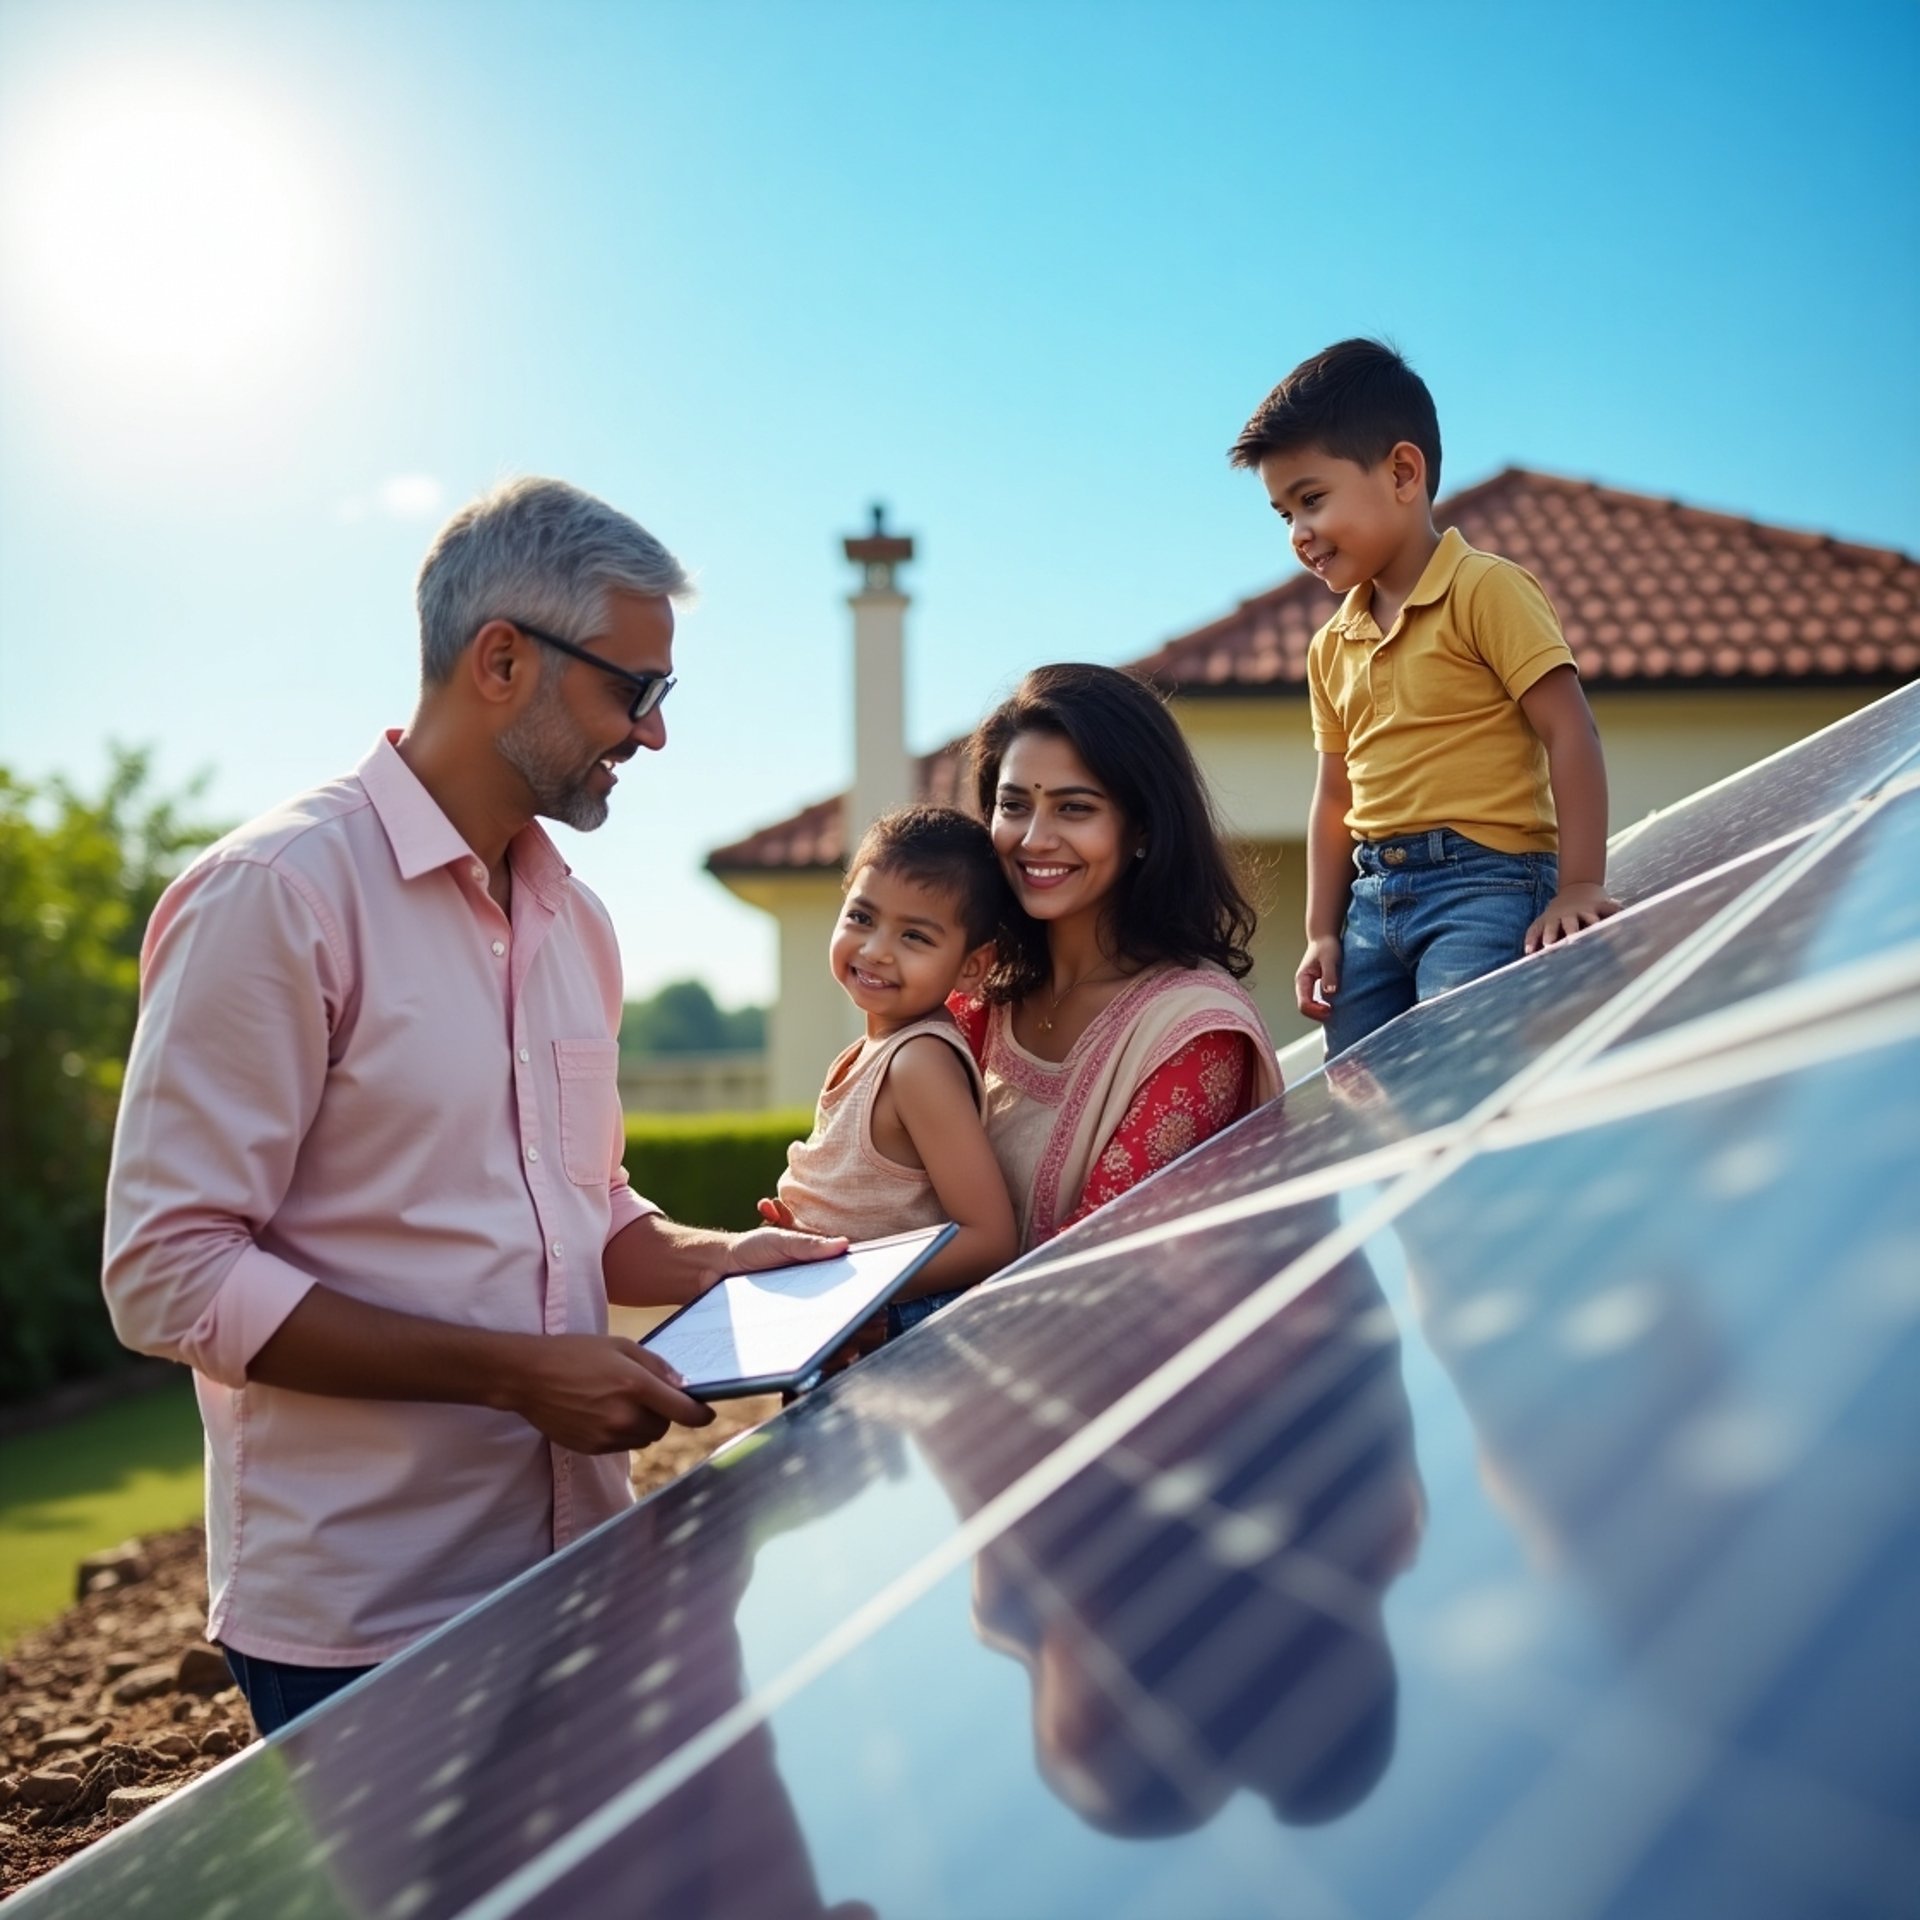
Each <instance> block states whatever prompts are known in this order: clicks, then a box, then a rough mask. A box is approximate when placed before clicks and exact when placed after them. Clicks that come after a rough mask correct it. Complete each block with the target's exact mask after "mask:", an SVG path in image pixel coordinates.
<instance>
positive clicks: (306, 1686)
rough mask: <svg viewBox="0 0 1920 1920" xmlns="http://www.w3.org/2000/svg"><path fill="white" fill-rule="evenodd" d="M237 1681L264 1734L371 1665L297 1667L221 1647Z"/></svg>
mask: <svg viewBox="0 0 1920 1920" xmlns="http://www.w3.org/2000/svg"><path fill="white" fill-rule="evenodd" d="M220 1651H221V1652H222V1653H223V1654H225V1655H226V1658H227V1671H228V1672H229V1673H231V1674H232V1675H233V1682H234V1685H235V1686H237V1687H238V1688H239V1689H240V1691H241V1692H242V1693H244V1694H245V1695H246V1696H247V1708H248V1711H249V1712H251V1713H252V1715H253V1724H254V1725H255V1726H256V1727H258V1728H259V1729H260V1732H261V1735H262V1737H263V1738H264V1737H265V1736H266V1735H267V1734H269V1733H278V1732H279V1731H280V1729H281V1728H282V1727H284V1726H285V1725H286V1724H287V1722H288V1721H289V1720H297V1719H299V1717H300V1716H301V1715H302V1714H303V1713H306V1712H307V1711H309V1709H311V1708H313V1707H317V1706H318V1705H319V1704H320V1702H321V1701H322V1700H330V1699H332V1698H333V1696H334V1695H335V1694H336V1693H338V1692H339V1691H340V1689H341V1688H342V1687H345V1686H350V1685H351V1684H352V1683H353V1682H354V1681H356V1680H358V1679H359V1678H360V1676H361V1675H362V1674H363V1673H371V1672H372V1671H373V1669H372V1668H371V1667H294V1666H289V1665H288V1664H287V1663H286V1662H285V1661H284V1660H262V1659H259V1658H258V1657H256V1656H255V1655H253V1654H251V1653H239V1652H236V1651H235V1650H234V1649H233V1648H232V1647H222V1648H221V1649H220Z"/></svg>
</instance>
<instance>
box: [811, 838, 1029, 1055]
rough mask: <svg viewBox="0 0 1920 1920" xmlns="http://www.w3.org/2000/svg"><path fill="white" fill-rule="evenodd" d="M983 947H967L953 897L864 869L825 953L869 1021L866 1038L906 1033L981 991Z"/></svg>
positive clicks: (849, 884)
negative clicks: (956, 999) (959, 997)
mask: <svg viewBox="0 0 1920 1920" xmlns="http://www.w3.org/2000/svg"><path fill="white" fill-rule="evenodd" d="M991 951H992V950H991V949H990V948H988V947H974V948H972V949H971V950H970V949H969V948H968V946H967V932H966V927H965V925H964V923H963V920H962V917H961V902H960V900H959V899H958V898H957V897H956V896H955V894H954V893H953V892H952V891H951V890H950V889H943V888H937V887H929V886H924V885H922V884H921V882H919V881H918V880H914V879H911V878H909V877H908V876H907V875H906V874H904V873H893V872H890V871H888V870H887V869H886V868H884V867H876V866H864V867H861V868H860V869H859V870H858V871H857V872H856V873H855V874H854V875H853V877H852V878H851V879H850V880H849V881H848V882H847V896H846V900H845V903H844V904H843V905H842V907H841V909H840V919H839V923H838V924H837V925H836V926H835V928H834V930H833V940H832V943H831V944H830V945H829V947H828V949H827V958H828V963H829V965H830V966H831V968H832V970H833V977H834V979H835V980H837V981H838V982H839V983H840V987H841V989H842V991H844V992H845V994H846V996H847V998H848V999H850V1000H851V1001H852V1002H853V1004H854V1005H855V1006H856V1007H858V1008H859V1009H860V1011H861V1012H862V1013H864V1014H865V1015H866V1016H867V1034H868V1037H869V1038H878V1037H879V1036H881V1035H883V1034H887V1033H893V1032H896V1031H898V1030H899V1029H900V1028H901V1027H905V1026H910V1025H911V1024H912V1023H913V1022H914V1021H916V1020H920V1019H924V1018H925V1017H926V1015H928V1014H930V1013H932V1012H933V1011H934V1010H935V1009H936V1008H938V1007H941V1006H943V1005H944V1004H945V1003H946V999H947V996H948V995H949V994H950V993H953V992H954V991H956V990H959V991H963V992H964V991H970V990H971V989H972V988H973V987H975V986H977V985H978V984H979V983H980V980H981V979H982V978H983V977H984V975H985V973H986V969H987V961H988V959H989V958H990V956H991Z"/></svg>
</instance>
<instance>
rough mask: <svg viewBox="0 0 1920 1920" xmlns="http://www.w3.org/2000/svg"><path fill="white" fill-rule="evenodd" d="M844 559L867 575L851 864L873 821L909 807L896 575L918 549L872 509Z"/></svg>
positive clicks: (859, 643)
mask: <svg viewBox="0 0 1920 1920" xmlns="http://www.w3.org/2000/svg"><path fill="white" fill-rule="evenodd" d="M845 544H846V554H847V558H848V559H849V560H851V561H852V562H853V564H854V565H855V566H857V567H859V568H860V569H861V570H862V582H861V586H860V590H859V592H858V593H852V594H849V595H848V596H847V605H848V606H850V607H851V608H852V609H853V791H852V793H851V794H850V795H849V796H848V799H847V803H846V813H845V820H844V824H845V827H846V835H847V857H848V858H849V859H851V858H852V855H853V849H854V847H855V845H856V844H857V843H858V841H859V839H860V836H861V835H862V834H863V833H864V832H866V830H867V828H868V826H869V825H870V824H871V823H872V821H873V820H874V819H875V817H876V816H877V815H879V814H882V813H885V812H886V810H887V809H888V808H889V807H897V806H900V805H902V804H904V803H905V802H906V801H908V800H911V799H912V798H913V797H914V795H913V774H912V769H911V767H910V766H909V764H908V761H907V685H906V624H907V596H906V595H905V594H904V593H902V592H901V591H900V589H899V588H898V587H896V586H895V585H894V583H893V572H894V569H895V568H896V567H898V566H901V565H904V564H905V562H907V561H909V560H911V559H912V558H913V542H912V540H910V539H909V538H907V537H906V536H905V535H904V534H894V533H889V532H888V531H887V527H886V509H885V508H884V507H880V506H876V507H875V508H874V510H873V531H872V532H871V533H869V534H866V535H864V536H863V537H861V538H859V539H852V540H848V541H847V542H846V543H845Z"/></svg>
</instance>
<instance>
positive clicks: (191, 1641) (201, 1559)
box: [0, 1398, 780, 1895]
mask: <svg viewBox="0 0 1920 1920" xmlns="http://www.w3.org/2000/svg"><path fill="white" fill-rule="evenodd" d="M779 1405H780V1403H779V1400H778V1399H777V1398H762V1399H756V1400H734V1401H729V1402H727V1403H725V1404H723V1405H722V1406H720V1407H719V1408H717V1409H716V1412H717V1414H718V1416H719V1417H718V1418H717V1419H716V1420H715V1421H714V1423H713V1425H712V1426H710V1427H703V1428H702V1429H700V1431H699V1432H697V1433H696V1432H690V1431H688V1430H687V1429H685V1428H682V1427H675V1428H672V1429H671V1430H670V1431H669V1432H668V1434H667V1437H666V1438H665V1439H664V1440H662V1441H660V1442H659V1444H658V1445H656V1446H653V1447H649V1448H648V1449H647V1450H646V1451H645V1452H644V1453H640V1454H636V1455H635V1456H634V1461H633V1484H634V1489H635V1491H636V1492H638V1493H650V1492H652V1491H653V1489H654V1488H656V1487H660V1486H664V1485H665V1484H666V1483H667V1482H668V1481H669V1480H672V1479H675V1478H677V1477H678V1476H679V1475H680V1474H682V1473H685V1472H686V1470H687V1469H688V1468H689V1467H691V1466H694V1465H696V1464H697V1463H698V1462H699V1461H701V1460H703V1459H705V1458H706V1456H707V1455H708V1454H709V1453H711V1452H712V1451H713V1450H714V1449H715V1448H716V1447H718V1446H719V1445H721V1444H722V1443H723V1442H724V1441H727V1440H730V1439H732V1438H733V1437H734V1435H736V1434H738V1433H742V1432H744V1431H746V1429H748V1428H749V1427H754V1426H758V1425H759V1423H760V1422H761V1421H762V1420H765V1419H767V1418H768V1417H769V1416H770V1415H772V1414H773V1413H775V1412H777V1411H778V1410H779ZM206 1553H207V1546H206V1536H205V1534H204V1533H203V1532H202V1530H201V1529H200V1528H199V1527H184V1528H182V1529H181V1530H180V1531H179V1532H178V1533H165V1534H155V1535H152V1536H150V1537H149V1538H147V1539H145V1540H139V1541H129V1542H128V1543H127V1544H126V1546H125V1547H122V1548H118V1549H116V1550H115V1551H114V1552H113V1553H112V1554H107V1555H96V1556H93V1558H91V1559H90V1560H89V1561H88V1562H87V1563H86V1565H87V1566H88V1567H89V1568H93V1569H94V1571H93V1573H92V1575H91V1578H90V1581H89V1585H90V1587H91V1590H90V1591H88V1592H87V1594H86V1596H85V1597H84V1598H83V1599H81V1600H80V1601H79V1602H78V1603H77V1604H76V1605H75V1606H73V1607H71V1608H69V1609H68V1611H67V1612H65V1613H63V1614H62V1615H61V1616H60V1618H59V1619H57V1620H55V1621H54V1622H52V1624H51V1625H49V1626H46V1627H43V1628H42V1629H41V1630H40V1631H39V1632H37V1633H33V1634H29V1635H27V1636H26V1637H25V1638H23V1639H22V1640H21V1641H20V1642H19V1643H18V1644H17V1645H16V1646H15V1647H14V1648H13V1649H12V1652H11V1653H10V1654H9V1656H8V1658H7V1660H6V1662H5V1667H4V1680H3V1682H0V1895H4V1894H7V1893H11V1892H13V1891H15V1890H16V1889H17V1888H19V1887H21V1886H24V1885H25V1884H26V1883H27V1882H28V1881H29V1880H31V1879H33V1878H34V1877H35V1875H37V1874H42V1873H45V1872H46V1871H47V1870H48V1869H49V1868H51V1867H55V1866H57V1865H59V1863H60V1862H61V1861H62V1860H64V1859H66V1858H67V1857H68V1856H69V1855H71V1854H75V1853H78V1852H79V1851H80V1850H81V1848H83V1847H87V1846H91V1845H92V1843H93V1842H94V1841H96V1840H98V1839H99V1838H100V1837H101V1836H102V1835H103V1834H106V1833H110V1832H111V1831H112V1830H113V1829H114V1828H115V1827H117V1826H119V1825H120V1824H121V1823H122V1822H123V1821H126V1820H130V1819H132V1818H133V1816H134V1815H135V1814H137V1813H141V1812H144V1811H145V1809H146V1808H147V1807H149V1806H151V1805H152V1804H153V1803H154V1802H155V1801H157V1800H164V1799H165V1798H166V1797H167V1795H168V1794H170V1793H172V1792H174V1791H176V1790H177V1789H178V1788H180V1787H183V1786H185V1785H186V1784H187V1782H188V1781H190V1780H193V1779H195V1778H197V1777H198V1776H199V1775H200V1774H203V1773H205V1772H207V1771H208V1770H209V1769H210V1768H212V1767H216V1766H218V1765H219V1764H220V1762H221V1761H222V1760H224V1759H226V1758H227V1756H228V1755H230V1754H232V1753H236V1752H238V1751H239V1750H240V1748H242V1747H244V1746H246V1745H247V1744H248V1743H249V1742H251V1741H252V1740H253V1738H254V1731H253V1722H252V1720H251V1719H250V1718H249V1717H248V1715H247V1708H246V1703H245V1701H244V1700H242V1699H241V1697H240V1694H239V1690H238V1689H237V1688H235V1687H233V1686H230V1685H228V1684H227V1674H226V1669H225V1663H224V1662H223V1661H222V1660H221V1658H220V1656H219V1654H218V1653H217V1652H215V1651H214V1650H213V1649H212V1648H210V1647H208V1646H206V1644H205V1643H204V1642H203V1641H202V1640H201V1638H200V1636H201V1633H202V1631H203V1630H204V1628H205V1626H206V1608H207V1569H206ZM79 1577H80V1576H79V1575H78V1574H77V1575H76V1578H79Z"/></svg>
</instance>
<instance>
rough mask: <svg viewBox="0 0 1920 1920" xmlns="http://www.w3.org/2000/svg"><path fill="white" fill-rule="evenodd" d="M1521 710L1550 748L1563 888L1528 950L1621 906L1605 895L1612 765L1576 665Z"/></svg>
mask: <svg viewBox="0 0 1920 1920" xmlns="http://www.w3.org/2000/svg"><path fill="white" fill-rule="evenodd" d="M1520 711H1521V712H1522V713H1524V714H1525V715H1526V716H1527V724H1528V725H1529V726H1530V727H1531V728H1532V729H1533V730H1534V732H1535V733H1537V734H1538V735H1539V736H1540V739H1541V742H1542V744H1543V745H1544V746H1545V747H1546V749H1547V777H1548V779H1549V781H1550V782H1551V783H1552V786H1553V808H1554V812H1555V813H1556V814H1557V815H1558V816H1559V821H1560V890H1559V892H1558V893H1556V894H1555V895H1554V896H1553V898H1552V899H1551V900H1550V901H1548V903H1547V910H1546V912H1545V913H1543V914H1542V915H1541V916H1540V917H1539V919H1537V920H1536V921H1535V922H1534V923H1533V925H1532V926H1530V927H1529V928H1528V929H1527V939H1526V947H1525V951H1526V952H1528V953H1537V952H1538V951H1539V950H1540V949H1541V948H1542V947H1550V946H1552V945H1553V943H1554V942H1555V941H1556V940H1564V939H1566V938H1568V937H1569V936H1570V935H1572V934H1576V933H1578V932H1579V931H1580V929H1581V928H1582V927H1590V926H1593V925H1594V924H1595V923H1596V922H1598V921H1601V920H1604V919H1605V918H1606V917H1607V915H1608V914H1610V913H1618V912H1619V911H1620V902H1619V901H1618V900H1615V899H1614V898H1613V897H1612V896H1611V895H1610V894H1609V893H1608V892H1607V885H1606V882H1607V763H1606V761H1605V760H1604V759H1603V758H1602V757H1601V753H1600V729H1599V728H1598V727H1596V726H1595V725H1594V723H1593V710H1592V709H1591V708H1590V707H1589V706H1588V705H1587V696H1586V695H1585V694H1584V693H1583V692H1581V690H1580V676H1579V675H1578V674H1577V673H1575V672H1574V670H1573V668H1571V667H1555V668H1554V669H1553V671H1552V672H1551V673H1547V674H1543V675H1541V677H1540V678H1539V679H1538V680H1536V681H1535V682H1534V683H1533V685H1532V686H1530V687H1529V688H1528V689H1527V690H1526V692H1525V693H1523V694H1522V695H1521V696H1520Z"/></svg>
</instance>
